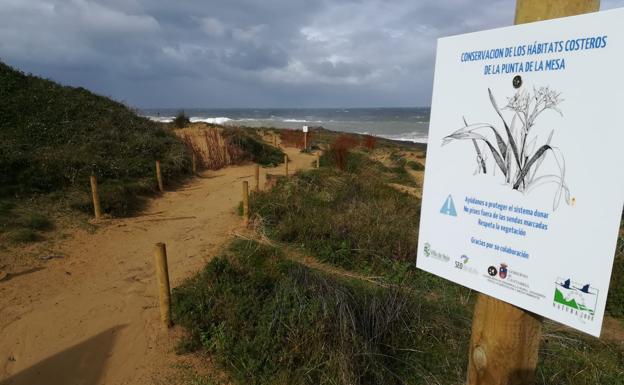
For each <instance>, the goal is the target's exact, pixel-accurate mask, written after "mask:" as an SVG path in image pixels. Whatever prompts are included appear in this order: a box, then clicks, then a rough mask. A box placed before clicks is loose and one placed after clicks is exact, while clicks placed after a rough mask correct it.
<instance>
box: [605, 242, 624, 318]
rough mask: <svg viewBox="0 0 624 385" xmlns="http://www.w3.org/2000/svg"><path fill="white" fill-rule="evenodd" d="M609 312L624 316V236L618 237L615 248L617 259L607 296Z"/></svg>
mask: <svg viewBox="0 0 624 385" xmlns="http://www.w3.org/2000/svg"><path fill="white" fill-rule="evenodd" d="M607 313H609V314H611V315H612V316H615V317H620V318H624V237H620V238H619V239H618V243H617V246H616V250H615V260H614V262H613V270H612V271H611V283H610V284H609V295H608V297H607Z"/></svg>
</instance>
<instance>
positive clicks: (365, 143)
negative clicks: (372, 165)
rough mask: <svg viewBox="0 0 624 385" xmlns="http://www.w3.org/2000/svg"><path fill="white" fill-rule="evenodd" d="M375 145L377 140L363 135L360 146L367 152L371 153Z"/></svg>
mask: <svg viewBox="0 0 624 385" xmlns="http://www.w3.org/2000/svg"><path fill="white" fill-rule="evenodd" d="M375 144H377V138H375V137H374V136H372V135H365V136H364V140H363V142H362V146H364V147H365V148H367V149H368V150H371V151H372V150H374V149H375Z"/></svg>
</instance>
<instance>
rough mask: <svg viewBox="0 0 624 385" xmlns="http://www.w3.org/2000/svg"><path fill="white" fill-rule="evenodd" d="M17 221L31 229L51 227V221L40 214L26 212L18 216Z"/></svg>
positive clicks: (47, 228)
mask: <svg viewBox="0 0 624 385" xmlns="http://www.w3.org/2000/svg"><path fill="white" fill-rule="evenodd" d="M17 223H18V224H19V225H21V226H23V227H25V228H28V229H31V230H50V229H52V222H50V220H49V219H48V218H47V217H46V216H44V215H41V214H37V213H28V214H26V215H24V216H23V217H21V218H19V219H18V221H17Z"/></svg>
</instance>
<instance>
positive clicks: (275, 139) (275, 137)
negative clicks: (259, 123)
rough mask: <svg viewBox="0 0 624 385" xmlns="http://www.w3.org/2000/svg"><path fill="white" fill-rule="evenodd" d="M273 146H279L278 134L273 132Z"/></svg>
mask: <svg viewBox="0 0 624 385" xmlns="http://www.w3.org/2000/svg"><path fill="white" fill-rule="evenodd" d="M273 146H274V147H277V134H273Z"/></svg>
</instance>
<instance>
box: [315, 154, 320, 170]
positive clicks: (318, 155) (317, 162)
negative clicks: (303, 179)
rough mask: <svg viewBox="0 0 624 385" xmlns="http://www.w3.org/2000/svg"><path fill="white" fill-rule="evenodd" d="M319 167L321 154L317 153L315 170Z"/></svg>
mask: <svg viewBox="0 0 624 385" xmlns="http://www.w3.org/2000/svg"><path fill="white" fill-rule="evenodd" d="M319 167H321V153H320V152H317V153H316V168H319Z"/></svg>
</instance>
